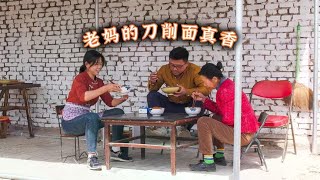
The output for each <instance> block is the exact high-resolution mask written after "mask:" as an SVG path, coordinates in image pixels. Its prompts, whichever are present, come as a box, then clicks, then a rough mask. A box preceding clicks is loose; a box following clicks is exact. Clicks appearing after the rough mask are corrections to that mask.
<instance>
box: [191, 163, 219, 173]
mask: <svg viewBox="0 0 320 180" xmlns="http://www.w3.org/2000/svg"><path fill="white" fill-rule="evenodd" d="M189 167H190V170H191V171H207V172H216V164H215V163H212V164H207V163H205V162H199V163H198V164H189Z"/></svg>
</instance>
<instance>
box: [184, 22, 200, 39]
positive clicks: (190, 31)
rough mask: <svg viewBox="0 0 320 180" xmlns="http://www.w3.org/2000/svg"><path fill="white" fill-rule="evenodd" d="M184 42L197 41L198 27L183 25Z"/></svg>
mask: <svg viewBox="0 0 320 180" xmlns="http://www.w3.org/2000/svg"><path fill="white" fill-rule="evenodd" d="M181 27H182V40H191V41H194V40H196V37H197V34H198V25H189V24H181Z"/></svg>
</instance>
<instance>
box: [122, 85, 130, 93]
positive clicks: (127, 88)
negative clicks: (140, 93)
mask: <svg viewBox="0 0 320 180" xmlns="http://www.w3.org/2000/svg"><path fill="white" fill-rule="evenodd" d="M129 89H130V87H128V86H123V87H121V93H122V94H128V92H129V91H130V90H129Z"/></svg>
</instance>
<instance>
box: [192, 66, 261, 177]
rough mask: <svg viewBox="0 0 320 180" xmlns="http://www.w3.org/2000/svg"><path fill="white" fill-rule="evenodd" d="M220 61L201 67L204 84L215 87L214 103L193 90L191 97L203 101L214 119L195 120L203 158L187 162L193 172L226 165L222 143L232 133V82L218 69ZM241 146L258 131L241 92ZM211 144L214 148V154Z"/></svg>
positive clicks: (255, 120)
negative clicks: (198, 160)
mask: <svg viewBox="0 0 320 180" xmlns="http://www.w3.org/2000/svg"><path fill="white" fill-rule="evenodd" d="M221 69H222V64H221V62H218V63H217V65H214V64H212V63H208V64H206V65H204V66H203V67H202V68H201V71H200V72H199V75H201V78H202V80H203V81H204V83H205V86H206V87H207V88H209V89H210V90H213V89H216V90H217V94H216V102H214V101H212V100H210V99H209V98H208V97H205V96H204V95H203V94H201V93H199V92H194V93H193V94H192V98H194V99H195V100H197V101H202V102H203V107H204V108H205V109H208V110H209V111H211V112H213V113H214V114H215V115H214V116H213V118H210V117H201V118H200V119H199V120H198V122H197V128H198V138H199V140H198V141H199V151H200V152H201V153H202V154H203V156H204V160H203V161H200V163H198V164H190V168H191V170H193V171H213V172H214V171H216V166H215V164H218V165H223V166H226V165H227V163H226V160H225V158H224V143H227V144H233V133H234V129H233V126H234V93H235V85H234V82H233V81H232V80H230V79H228V78H225V77H224V76H223V74H222V72H221ZM241 107H242V109H241V146H244V145H247V144H249V143H250V141H251V139H252V137H253V135H254V134H255V133H256V132H257V130H258V121H257V119H256V117H255V114H254V111H253V109H252V106H251V104H250V102H249V100H248V98H247V96H246V95H245V94H244V93H243V92H242V101H241ZM212 145H214V146H216V147H217V150H216V152H215V154H214V152H213V147H212Z"/></svg>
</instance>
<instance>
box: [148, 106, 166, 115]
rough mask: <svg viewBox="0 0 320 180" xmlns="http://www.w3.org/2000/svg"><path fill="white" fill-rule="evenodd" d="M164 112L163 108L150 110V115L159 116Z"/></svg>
mask: <svg viewBox="0 0 320 180" xmlns="http://www.w3.org/2000/svg"><path fill="white" fill-rule="evenodd" d="M163 112H164V108H150V114H152V116H161V115H162V114H163Z"/></svg>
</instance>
